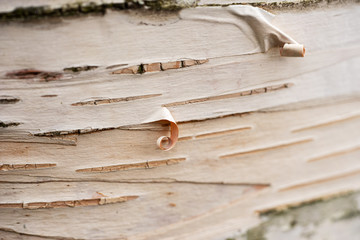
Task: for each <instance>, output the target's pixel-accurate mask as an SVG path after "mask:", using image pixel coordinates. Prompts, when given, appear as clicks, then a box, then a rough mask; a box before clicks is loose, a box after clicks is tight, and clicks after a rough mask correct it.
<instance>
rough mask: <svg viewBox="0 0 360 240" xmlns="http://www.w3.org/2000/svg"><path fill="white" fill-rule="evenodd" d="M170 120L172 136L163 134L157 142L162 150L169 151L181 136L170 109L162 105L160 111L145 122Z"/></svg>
mask: <svg viewBox="0 0 360 240" xmlns="http://www.w3.org/2000/svg"><path fill="white" fill-rule="evenodd" d="M162 121H165V122H168V123H170V137H167V136H161V137H159V138H158V140H157V141H156V144H157V145H158V147H159V148H160V149H161V150H164V151H169V150H170V149H172V148H173V147H174V146H175V144H176V142H177V140H178V137H179V128H178V126H177V124H176V122H175V120H174V118H173V116H172V115H171V113H170V111H169V110H168V109H167V108H165V107H162V108H161V109H160V110H159V111H157V112H155V113H154V114H153V115H152V116H151V117H150V118H148V119H147V120H146V121H144V122H143V123H150V122H162Z"/></svg>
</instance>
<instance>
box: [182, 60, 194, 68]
mask: <svg viewBox="0 0 360 240" xmlns="http://www.w3.org/2000/svg"><path fill="white" fill-rule="evenodd" d="M182 64H183V67H190V66H194V65H196V60H193V59H189V60H184V61H182Z"/></svg>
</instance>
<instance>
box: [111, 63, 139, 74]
mask: <svg viewBox="0 0 360 240" xmlns="http://www.w3.org/2000/svg"><path fill="white" fill-rule="evenodd" d="M138 70H139V66H138V65H136V66H131V67H128V68H123V69H119V70H116V71H113V72H112V74H136V73H138Z"/></svg>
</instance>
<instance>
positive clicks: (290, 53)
mask: <svg viewBox="0 0 360 240" xmlns="http://www.w3.org/2000/svg"><path fill="white" fill-rule="evenodd" d="M280 55H281V56H284V57H304V56H305V47H304V45H302V44H288V43H285V44H284V46H283V47H282V48H280Z"/></svg>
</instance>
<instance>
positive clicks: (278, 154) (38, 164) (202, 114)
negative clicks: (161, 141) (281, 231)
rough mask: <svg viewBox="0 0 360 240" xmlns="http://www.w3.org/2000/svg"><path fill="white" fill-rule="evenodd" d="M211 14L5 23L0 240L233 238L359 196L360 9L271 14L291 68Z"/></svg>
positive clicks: (208, 10)
mask: <svg viewBox="0 0 360 240" xmlns="http://www.w3.org/2000/svg"><path fill="white" fill-rule="evenodd" d="M235 2H236V1H229V3H235ZM241 2H242V1H241ZM245 2H247V1H245ZM65 3H69V1H65V2H64V3H63V2H62V1H58V2H57V4H59V6H63V4H65ZM229 3H226V4H229ZM32 4H35V6H37V4H38V5H39V6H41V5H42V4H43V2H42V1H35V2H34V3H32ZM54 4H55V3H54ZM97 4H100V3H97ZM210 4H213V5H214V4H215V5H221V4H224V3H222V2H219V1H208V0H202V1H200V2H198V5H199V6H198V7H196V8H194V9H186V8H185V9H182V10H178V11H172V12H167V11H160V12H156V11H152V10H144V9H124V10H120V11H115V10H111V9H107V10H106V14H104V15H98V14H90V15H84V16H76V17H51V18H42V19H40V20H31V21H23V20H7V21H2V22H1V23H0V29H1V30H0V32H1V34H0V54H1V57H0V235H1V236H2V237H3V239H225V238H227V237H232V236H234V235H236V234H239V233H243V232H245V231H246V230H247V229H249V228H250V227H252V226H255V225H257V224H259V223H260V222H261V218H260V217H259V214H265V213H267V212H269V211H273V210H279V209H284V208H289V207H292V206H297V205H301V204H303V203H306V202H311V201H314V200H318V199H324V198H329V197H331V196H337V195H339V194H343V193H347V192H352V191H356V190H359V188H360V161H359V159H360V134H359V133H360V132H359V129H360V75H359V66H360V45H359V38H360V35H359V33H360V25H359V24H358V23H359V21H360V7H359V5H358V4H356V3H352V2H351V3H350V2H349V3H347V4H333V5H332V4H325V5H324V4H319V5H318V6H315V7H309V8H298V7H293V8H284V9H282V8H274V9H270V11H272V12H273V13H274V14H275V15H276V16H275V18H274V20H273V22H272V23H273V24H274V25H275V26H277V27H278V28H279V29H281V30H283V31H284V32H286V33H288V34H289V35H290V36H292V37H293V38H294V39H296V40H297V41H299V42H301V43H303V44H304V45H305V46H306V56H305V57H304V58H290V57H281V56H280V55H279V49H278V48H276V47H274V48H271V49H270V50H269V51H267V52H265V53H262V52H261V51H259V50H258V43H257V42H254V41H253V40H252V39H249V37H247V36H246V35H245V34H244V33H243V32H242V31H241V30H240V29H239V28H238V27H236V26H234V25H232V24H221V23H219V22H216V21H208V20H204V21H197V20H191V19H187V18H186V17H184V16H193V15H191V14H198V13H199V12H200V13H201V14H204V13H205V14H209V15H211V14H212V12H215V11H219V9H220V10H221V9H222V7H221V6H209V5H210ZM0 6H1V10H2V12H11V11H13V9H15V8H16V7H19V6H24V2H23V1H14V2H12V3H11V4H9V3H1V4H0ZM24 7H28V6H24ZM53 7H54V8H56V7H58V5H56V4H55V5H54V6H53ZM221 11H222V10H221ZM216 14H218V12H216ZM226 14H227V13H226ZM213 16H215V17H216V18H220V17H225V13H224V16H223V15H221V16H220V15H213ZM226 16H228V15H226ZM139 66H140V68H139ZM139 69H140V70H141V72H142V73H141V74H140V73H138V71H139ZM143 71H145V72H143ZM161 107H166V108H167V109H168V110H169V111H170V112H171V114H172V116H173V117H174V119H175V120H176V122H177V123H178V127H179V141H178V142H177V143H176V146H175V147H174V148H173V149H171V150H170V151H162V150H161V149H159V148H158V147H157V146H156V139H157V138H158V137H160V136H166V135H169V126H168V125H166V124H163V123H161V122H160V123H158V122H155V123H144V122H145V119H147V118H148V117H149V116H150V115H151V114H152V113H154V112H155V111H157V110H158V109H160V108H161Z"/></svg>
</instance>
